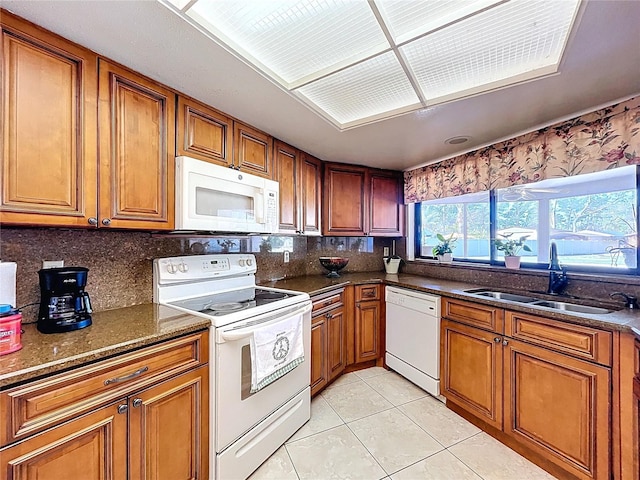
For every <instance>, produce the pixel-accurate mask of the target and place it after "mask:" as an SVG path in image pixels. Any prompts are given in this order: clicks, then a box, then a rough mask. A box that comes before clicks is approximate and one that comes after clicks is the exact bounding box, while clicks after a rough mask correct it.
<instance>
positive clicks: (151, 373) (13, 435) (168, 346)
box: [0, 332, 209, 447]
mask: <svg viewBox="0 0 640 480" xmlns="http://www.w3.org/2000/svg"><path fill="white" fill-rule="evenodd" d="M208 342H209V334H208V332H202V333H198V334H194V335H189V336H187V337H182V338H177V339H175V340H170V341H168V342H164V343H161V344H158V345H154V346H151V347H146V348H143V349H140V350H137V351H135V352H131V353H127V354H124V355H120V356H117V357H114V358H111V359H109V360H104V361H101V362H98V363H95V364H92V365H88V366H84V367H80V368H76V369H74V370H71V371H68V372H65V373H61V374H59V375H55V376H53V377H50V378H46V379H42V380H37V381H34V382H31V383H27V384H25V385H20V386H18V387H14V388H12V389H10V390H7V391H5V392H2V393H1V394H0V414H1V415H2V418H3V419H7V420H8V421H7V422H5V424H4V425H3V427H2V428H0V447H1V446H4V445H6V444H8V443H11V442H13V441H15V440H19V439H21V438H24V437H26V436H27V435H32V434H33V433H36V432H39V431H41V430H44V429H45V428H49V427H51V426H54V425H56V424H59V423H61V422H63V421H66V420H69V419H71V418H75V417H77V416H79V415H81V414H83V413H86V412H88V411H89V410H92V409H95V408H97V407H99V406H102V405H106V404H107V403H109V402H111V401H113V400H114V399H117V398H121V397H124V396H126V395H128V394H129V393H131V392H132V391H133V390H137V389H140V388H141V387H146V386H148V385H150V384H152V383H155V382H158V381H160V380H164V379H166V378H171V377H174V376H175V375H177V374H179V373H182V372H185V371H187V370H190V369H193V368H196V367H198V366H200V365H203V364H205V363H207V362H208V355H209V347H208Z"/></svg>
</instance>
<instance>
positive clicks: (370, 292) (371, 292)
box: [362, 290, 376, 297]
mask: <svg viewBox="0 0 640 480" xmlns="http://www.w3.org/2000/svg"><path fill="white" fill-rule="evenodd" d="M362 296H363V297H375V296H376V292H375V290H368V291H366V290H365V291H363V292H362Z"/></svg>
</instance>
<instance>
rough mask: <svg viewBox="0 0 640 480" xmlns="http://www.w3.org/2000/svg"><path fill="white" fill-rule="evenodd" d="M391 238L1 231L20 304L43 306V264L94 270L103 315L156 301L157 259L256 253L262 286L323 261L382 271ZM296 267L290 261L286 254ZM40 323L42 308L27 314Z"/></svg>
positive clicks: (91, 281) (92, 285) (2, 251)
mask: <svg viewBox="0 0 640 480" xmlns="http://www.w3.org/2000/svg"><path fill="white" fill-rule="evenodd" d="M391 242H392V240H391V239H384V238H375V239H374V238H371V237H293V236H278V235H270V236H238V237H234V236H225V237H221V236H215V237H213V236H212V237H203V236H188V235H183V234H175V235H174V234H152V233H149V232H134V231H118V230H84V229H61V228H2V230H1V231H0V259H2V261H7V262H9V261H10V262H17V264H18V272H17V278H16V302H17V304H18V306H23V305H27V304H30V303H38V302H39V301H40V289H39V286H38V270H40V269H41V268H42V261H43V260H64V262H65V263H64V264H65V266H76V267H79V266H82V267H87V268H88V269H89V275H88V281H87V292H89V294H90V295H91V300H92V304H93V308H94V309H95V310H96V311H101V310H109V309H112V308H119V307H125V306H130V305H137V304H141V303H149V302H151V301H152V261H153V259H154V258H159V257H171V256H176V255H197V254H203V253H221V252H224V251H229V252H230V253H253V254H255V256H256V261H257V267H258V271H257V274H256V277H257V280H258V281H259V282H263V281H268V280H275V279H280V278H285V277H294V276H300V275H315V274H318V275H320V274H322V273H324V272H325V270H324V269H323V268H322V266H321V265H320V263H319V262H318V257H320V256H346V257H348V258H349V264H348V265H347V267H346V268H345V270H344V271H346V272H360V271H381V270H383V261H382V254H383V248H384V247H385V246H391ZM285 250H286V251H288V252H289V262H288V263H284V251H285ZM22 312H23V318H24V320H25V321H26V322H29V321H34V320H35V319H36V315H37V305H34V306H30V307H25V308H23V310H22Z"/></svg>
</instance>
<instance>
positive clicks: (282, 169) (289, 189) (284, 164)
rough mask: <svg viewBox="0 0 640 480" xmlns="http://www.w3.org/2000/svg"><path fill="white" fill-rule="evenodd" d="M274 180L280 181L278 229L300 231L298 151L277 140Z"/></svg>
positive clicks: (292, 231) (284, 231)
mask: <svg viewBox="0 0 640 480" xmlns="http://www.w3.org/2000/svg"><path fill="white" fill-rule="evenodd" d="M273 150H274V152H275V155H274V156H275V172H276V176H275V180H276V181H277V182H279V183H280V231H281V232H283V233H301V228H300V211H299V195H300V190H301V185H300V183H299V181H298V174H299V173H298V168H299V152H298V150H296V149H295V148H293V147H291V146H289V145H287V144H286V143H283V142H281V141H279V140H276V141H275V144H274V148H273Z"/></svg>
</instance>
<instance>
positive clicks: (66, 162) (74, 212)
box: [0, 11, 98, 226]
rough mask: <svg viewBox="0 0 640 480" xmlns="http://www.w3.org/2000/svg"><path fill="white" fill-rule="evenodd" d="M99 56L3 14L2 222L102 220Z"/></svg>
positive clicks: (83, 223) (83, 222) (81, 222)
mask: <svg viewBox="0 0 640 480" xmlns="http://www.w3.org/2000/svg"><path fill="white" fill-rule="evenodd" d="M96 65H97V59H96V56H95V55H94V54H93V53H91V52H89V51H87V50H85V49H82V48H80V47H78V46H76V45H74V44H72V43H71V42H67V41H65V40H63V39H61V38H59V37H57V36H55V35H53V34H49V33H47V32H45V31H43V30H40V29H37V28H35V27H34V26H33V25H31V24H29V23H27V22H25V21H22V20H20V19H17V18H16V17H13V16H12V15H10V14H9V13H7V12H4V11H3V12H2V63H1V67H0V69H1V70H0V72H1V75H2V81H3V88H2V98H1V103H0V105H1V109H2V135H1V137H2V140H0V144H1V145H2V147H1V148H2V160H1V162H2V164H1V172H2V173H1V175H2V183H1V184H0V192H1V200H0V201H1V204H0V222H2V223H12V224H23V225H26V224H32V225H51V226H89V218H95V217H96V211H97V203H96V202H97V199H96V192H97V189H96V186H97V176H96V175H97V173H96V166H97V139H96V125H97V119H96V102H97V98H98V92H97V67H96Z"/></svg>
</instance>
